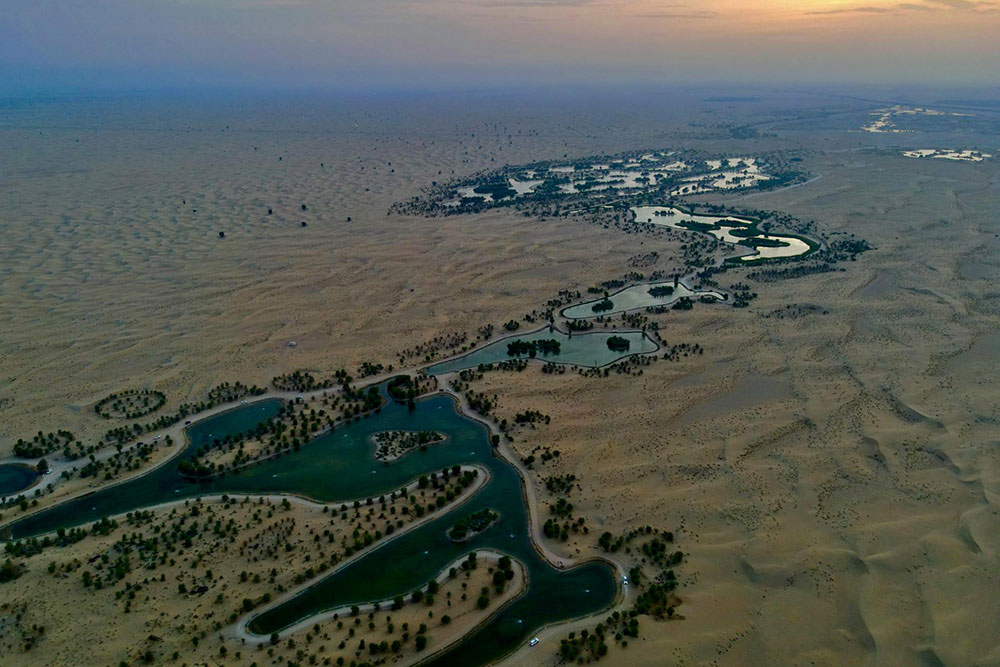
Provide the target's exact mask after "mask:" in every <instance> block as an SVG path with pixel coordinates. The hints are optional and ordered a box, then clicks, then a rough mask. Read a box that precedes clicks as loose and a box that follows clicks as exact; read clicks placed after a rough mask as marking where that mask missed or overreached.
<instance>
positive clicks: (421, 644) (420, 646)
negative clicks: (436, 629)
mask: <svg viewBox="0 0 1000 667" xmlns="http://www.w3.org/2000/svg"><path fill="white" fill-rule="evenodd" d="M413 641H414V643H415V644H416V648H417V650H418V651H423V650H424V649H425V648H427V635H417V636H416V637H414V638H413Z"/></svg>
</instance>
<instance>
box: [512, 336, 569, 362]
mask: <svg viewBox="0 0 1000 667" xmlns="http://www.w3.org/2000/svg"><path fill="white" fill-rule="evenodd" d="M561 347H562V344H561V343H560V342H559V341H558V340H556V339H555V338H543V339H539V340H529V341H524V340H521V339H520V338H518V339H517V340H515V341H512V342H510V343H507V355H508V356H511V357H517V356H521V355H524V354H527V355H528V356H529V357H535V356H536V355H537V354H538V353H541V354H559V350H560V348H561Z"/></svg>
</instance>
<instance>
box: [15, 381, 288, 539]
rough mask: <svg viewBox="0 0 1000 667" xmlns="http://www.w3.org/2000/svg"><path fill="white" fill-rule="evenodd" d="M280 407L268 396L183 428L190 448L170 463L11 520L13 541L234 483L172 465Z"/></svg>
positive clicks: (215, 489)
mask: <svg viewBox="0 0 1000 667" xmlns="http://www.w3.org/2000/svg"><path fill="white" fill-rule="evenodd" d="M281 405H282V401H280V400H279V399H276V398H271V399H267V400H264V401H258V402H256V403H250V404H247V405H243V406H240V407H239V408H235V409H233V410H228V411H226V412H222V413H220V414H218V415H215V416H213V417H209V418H208V419H204V420H202V421H200V422H198V423H196V424H193V425H192V426H191V427H190V428H188V430H187V434H188V439H189V440H190V444H189V445H188V446H187V447H186V448H185V449H184V452H183V453H182V454H181V455H180V456H178V457H176V458H174V459H173V460H172V461H170V462H168V463H166V464H165V465H162V466H160V467H159V468H155V469H153V470H152V471H150V472H149V473H147V474H145V475H142V476H141V477H137V478H135V479H133V480H131V481H128V482H123V483H121V484H116V485H115V486H113V487H108V488H106V489H104V490H100V491H95V492H93V493H90V494H88V495H85V496H82V497H80V498H77V499H76V500H70V501H68V502H65V503H61V504H59V505H56V506H55V507H52V508H50V509H47V510H45V511H42V512H39V513H37V514H33V515H31V516H29V517H27V518H24V519H21V520H20V521H15V522H14V523H13V524H11V525H10V528H11V535H12V537H14V538H21V537H29V536H31V535H38V534H39V533H45V532H49V531H53V530H55V529H57V528H71V527H73V526H78V525H80V524H83V523H89V522H91V521H97V520H98V519H100V518H102V517H105V516H113V515H116V514H122V513H124V512H130V511H132V510H135V509H139V508H142V507H147V506H149V505H155V504H157V503H162V502H167V501H169V500H176V499H177V498H188V497H191V496H197V495H201V494H205V493H216V492H218V491H217V489H218V487H219V486H222V485H225V484H226V483H228V482H230V481H232V480H235V479H236V477H235V476H233V477H232V478H231V479H230V478H228V477H224V478H221V479H219V480H217V481H213V482H207V483H206V482H191V481H188V480H186V479H184V478H183V477H181V475H180V474H179V473H178V472H177V463H178V462H179V461H180V460H181V459H185V458H188V457H189V456H190V455H191V453H193V452H194V451H195V450H196V449H198V448H199V447H201V446H202V445H204V444H206V443H209V442H211V441H212V440H213V439H215V438H221V437H223V436H225V435H226V434H235V433H241V432H243V431H247V430H249V429H251V428H253V427H254V426H256V425H257V423H258V422H261V421H265V420H267V419H270V418H271V417H273V416H275V415H276V414H278V411H279V410H280V409H281Z"/></svg>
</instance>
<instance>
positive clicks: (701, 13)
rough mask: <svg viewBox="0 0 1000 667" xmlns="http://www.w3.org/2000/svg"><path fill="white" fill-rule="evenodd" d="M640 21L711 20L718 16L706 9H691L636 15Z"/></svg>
mask: <svg viewBox="0 0 1000 667" xmlns="http://www.w3.org/2000/svg"><path fill="white" fill-rule="evenodd" d="M636 16H638V17H639V18H642V19H711V18H715V17H716V16H718V14H717V13H716V12H713V11H710V10H707V9H691V10H688V11H684V10H678V11H669V10H668V11H663V12H649V13H646V14H636Z"/></svg>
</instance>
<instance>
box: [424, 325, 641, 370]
mask: <svg viewBox="0 0 1000 667" xmlns="http://www.w3.org/2000/svg"><path fill="white" fill-rule="evenodd" d="M611 336H621V337H622V338H625V339H627V340H628V341H629V343H631V346H630V347H629V350H628V352H625V353H624V354H622V353H621V352H615V351H614V350H610V349H608V338H610V337H611ZM545 338H555V339H556V340H558V341H559V342H560V344H561V347H560V350H559V354H540V353H539V354H538V356H537V357H536V358H537V359H542V360H544V361H552V362H555V363H558V364H574V365H577V366H589V367H595V368H596V367H598V366H606V365H607V364H611V363H614V362H616V361H618V360H619V359H624V358H625V357H629V356H632V355H633V354H641V353H645V352H652V351H654V350H655V349H656V343H654V342H653V341H651V340H650V339H649V338H647V337H646V335H645V334H643V333H642V332H641V331H607V332H604V331H600V332H589V333H578V334H574V335H572V336H570V335H569V334H565V333H563V332H561V331H559V330H558V329H552V330H550V329H549V328H548V327H546V328H544V329H541V330H539V331H535V332H532V333H528V334H524V335H520V336H509V337H507V338H501V339H500V340H496V341H493V342H492V343H490V344H489V345H485V346H483V347H481V348H479V349H478V350H474V351H472V352H470V353H469V354H466V355H464V356H461V357H458V358H457V359H451V360H449V361H442V362H441V363H439V364H434V365H432V366H429V367H428V368H427V373H429V374H430V375H441V374H443V373H453V372H455V371H460V370H464V369H466V368H475V367H476V366H478V365H479V364H493V363H497V362H498V361H505V360H507V359H518V358H520V359H523V358H527V355H519V356H517V357H512V356H510V355H508V354H507V343H511V342H513V341H515V340H518V339H520V340H523V341H526V342H527V341H533V340H541V339H545Z"/></svg>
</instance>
